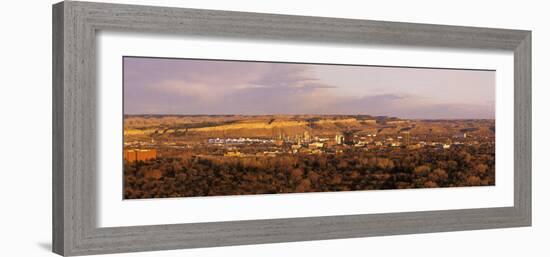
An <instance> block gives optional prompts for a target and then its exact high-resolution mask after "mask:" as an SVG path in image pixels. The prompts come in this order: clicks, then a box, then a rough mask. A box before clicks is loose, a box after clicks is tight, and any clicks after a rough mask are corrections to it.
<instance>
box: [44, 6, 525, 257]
mask: <svg viewBox="0 0 550 257" xmlns="http://www.w3.org/2000/svg"><path fill="white" fill-rule="evenodd" d="M53 62H54V63H53V69H54V70H53V104H54V106H53V128H54V135H53V145H54V151H53V189H54V190H53V250H54V252H56V253H58V254H61V255H66V256H69V255H87V254H101V253H116V252H132V251H151V250H164V249H180V248H196V247H211V246H228V245H240V244H260V243H273V242H289V241H303V240H321V239H336V238H350V237H367V236H381V235H395V234H411V233H428V232H441V231H457V230H473V229H489V228H505V227H519V226H530V225H531V32H530V31H522V30H508V29H492V28H473V27H458V26H442V25H430V24H412V23H398V22H385V21H369V20H350V19H335V18H322V17H303V16H289V15H275V14H258V13H243V12H228V11H212V10H198V9H183V8H168V7H150V6H136V5H118V4H105V3H90V2H75V1H65V2H61V3H58V4H56V5H54V6H53Z"/></svg>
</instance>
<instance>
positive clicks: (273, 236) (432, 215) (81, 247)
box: [53, 1, 531, 256]
mask: <svg viewBox="0 0 550 257" xmlns="http://www.w3.org/2000/svg"><path fill="white" fill-rule="evenodd" d="M100 30H109V31H118V32H150V33H164V34H166V33H168V34H179V35H192V36H208V37H228V38H241V39H243V40H247V39H256V40H284V41H287V42H288V41H294V42H316V43H323V42H325V43H343V44H350V45H365V44H384V45H406V46H417V47H441V48H469V49H492V50H508V51H514V65H515V66H514V75H515V80H514V84H515V109H514V110H515V114H514V115H515V125H514V127H515V132H514V133H515V141H514V142H515V153H514V155H515V162H514V163H515V164H514V172H515V182H514V206H513V207H502V208H485V209H464V210H450V211H425V212H409V213H390V214H365V215H346V216H327V217H311V218H290V219H271V220H248V221H231V222H210V223H193V224H169V225H156V226H134V227H115V228H99V227H97V226H96V222H95V221H96V218H97V217H96V208H97V206H96V198H95V196H96V186H97V185H96V181H97V180H96V175H97V174H96V163H97V161H98V160H97V159H96V127H97V119H96V109H97V106H96V100H97V99H96V90H97V88H96V85H95V80H96V70H95V64H96V60H95V58H96V46H95V37H96V33H97V31H100ZM53 69H54V70H53V102H54V103H53V131H54V132H53V250H54V252H56V253H58V254H61V255H67V256H68V255H86V254H101V253H115V252H131V251H151V250H164V249H178V248H194V247H212V246H225V245H240V244H260V243H273V242H289V241H302V240H324V239H335V238H349V237H365V236H382V235H396V234H410V233H430V232H442V231H457V230H471V229H490V228H504V227H518V226H529V225H531V33H530V32H529V31H521V30H505V29H490V28H472V27H458V26H442V25H427V24H412V23H399V22H383V21H367V20H351V19H335V18H321V17H303V16H290V15H274V14H258V13H244V12H226V11H211V10H197V9H183V8H164V7H147V6H135V5H116V4H105V3H90V2H73V1H66V2H62V3H59V4H56V5H54V6H53Z"/></svg>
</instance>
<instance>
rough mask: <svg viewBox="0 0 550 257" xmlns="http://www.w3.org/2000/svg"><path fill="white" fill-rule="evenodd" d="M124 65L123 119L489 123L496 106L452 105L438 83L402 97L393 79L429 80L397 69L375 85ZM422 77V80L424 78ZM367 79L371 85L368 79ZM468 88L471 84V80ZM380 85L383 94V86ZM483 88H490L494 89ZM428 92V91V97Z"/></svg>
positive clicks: (287, 71) (252, 67)
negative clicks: (301, 117) (349, 117)
mask: <svg viewBox="0 0 550 257" xmlns="http://www.w3.org/2000/svg"><path fill="white" fill-rule="evenodd" d="M124 61H125V74H124V84H125V91H124V97H125V101H124V103H125V113H128V114H137V113H179V114H372V115H391V116H399V117H405V118H488V117H494V100H492V99H490V98H489V99H487V100H486V101H485V102H484V103H483V104H479V103H474V102H469V101H468V99H467V98H465V99H463V101H458V102H457V101H449V100H445V99H447V98H443V97H442V95H443V96H444V94H442V93H441V90H442V89H444V86H445V85H444V83H445V80H444V77H442V76H441V75H440V76H437V85H438V87H435V86H423V90H422V94H415V93H414V90H410V89H408V90H403V85H402V84H399V83H397V82H396V80H399V81H405V82H406V81H407V80H406V79H407V78H406V77H405V78H401V77H399V75H400V74H405V75H406V76H409V75H408V74H413V75H416V77H414V78H415V80H420V79H425V80H426V81H428V80H429V79H430V77H429V76H426V75H423V76H419V75H418V74H416V73H414V72H411V70H407V71H406V72H401V71H400V70H399V69H395V70H394V72H393V73H388V71H387V68H385V69H384V70H383V72H382V70H381V73H380V74H382V75H379V76H378V77H376V76H377V73H376V70H373V68H372V67H371V68H369V72H368V76H367V77H365V76H366V75H364V74H367V73H366V72H362V70H361V69H360V68H361V67H359V68H358V67H354V68H353V69H355V72H354V73H349V72H348V73H341V74H345V76H341V75H338V74H337V73H335V75H334V76H332V77H330V78H323V77H322V76H319V74H318V71H319V70H321V69H318V70H315V69H317V66H316V65H304V64H281V63H260V62H230V61H199V60H178V59H153V58H126V59H125V60H124ZM330 67H337V68H338V69H339V70H342V69H343V68H342V67H341V66H323V67H322V68H323V69H322V70H323V71H325V72H326V71H330ZM401 69H406V68H401ZM316 71H317V72H316ZM421 72H423V73H426V71H425V70H422V71H421ZM434 72H437V71H436V70H434ZM434 74H435V73H434ZM352 75H353V76H352ZM390 75H391V76H390ZM405 75H404V76H405ZM451 75H452V74H451ZM339 76H340V79H338V78H339ZM373 76H374V77H376V78H375V79H373ZM461 76H464V75H461ZM449 79H450V80H452V79H455V80H454V81H452V82H453V83H455V84H456V78H454V77H452V76H449ZM450 80H449V81H450ZM467 81H468V83H472V81H474V82H475V81H476V80H475V78H474V79H469V80H467ZM428 82H429V81H428ZM450 82H451V81H450ZM384 83H387V85H388V86H383V85H384ZM415 83H419V82H418V81H415ZM483 83H485V82H483ZM432 84H433V81H432ZM450 84H452V83H450ZM381 85H382V86H381ZM395 85H399V86H395ZM468 86H471V85H470V84H468ZM487 86H490V87H493V88H494V85H487ZM380 88H383V89H384V90H383V91H384V93H376V92H380V91H381V90H380ZM430 88H433V90H434V91H433V92H434V93H433V94H432V93H431V91H430V90H429V89H430ZM349 92H352V93H349ZM411 92H412V93H411ZM472 93H475V92H472ZM455 98H457V97H456V96H454V98H452V99H455ZM449 99H450V98H449Z"/></svg>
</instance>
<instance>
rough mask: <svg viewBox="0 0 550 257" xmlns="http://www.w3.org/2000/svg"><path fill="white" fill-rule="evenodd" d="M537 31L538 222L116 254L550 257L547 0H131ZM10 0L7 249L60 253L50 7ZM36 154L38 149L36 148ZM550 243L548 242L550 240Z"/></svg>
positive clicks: (0, 224)
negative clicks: (54, 245)
mask: <svg viewBox="0 0 550 257" xmlns="http://www.w3.org/2000/svg"><path fill="white" fill-rule="evenodd" d="M110 2H125V3H138V4H151V3H154V4H157V5H169V6H182V7H191V8H207V9H220V10H236V11H250V12H266V13H284V14H297V15H310V16H329V17H344V18H358V19H375V20H390V21H404V22H421V23H438V24H449V25H467V26H483V27H497V28H517V29H529V30H532V31H533V227H531V228H514V229H495V230H484V231H467V232H451V233H434V234H420V235H404V236H390V237H375V238H360V239H342V240H328V241H312V242H296V243H284V244H268V245H251V246H250V245H249V246H236V247H219V248H206V249H191V250H176V251H163V252H148V253H132V254H121V255H117V256H204V257H207V256H274V257H275V256H277V257H278V256H313V255H315V256H342V255H344V254H345V255H346V256H365V255H367V254H369V255H384V256H404V255H406V256H441V255H444V256H470V255H472V256H478V255H486V256H523V255H525V256H549V255H550V250H549V249H548V247H547V245H546V244H547V243H548V238H549V237H550V203H549V200H548V197H547V196H548V195H550V186H548V181H550V175H549V174H550V172H549V171H548V168H547V167H548V166H547V165H548V162H547V161H546V160H545V159H546V158H547V157H546V152H547V151H546V150H547V148H546V145H547V144H550V141H549V136H547V133H549V132H548V131H550V121H549V119H548V118H547V115H546V111H545V110H546V109H549V108H550V104H549V101H548V100H547V97H548V96H549V92H550V91H549V88H550V77H549V76H548V72H547V70H548V69H549V68H550V63H549V62H550V61H549V58H550V54H549V53H550V26H548V25H547V23H548V21H549V19H548V17H547V16H548V7H546V6H545V1H531V0H524V1H494V0H491V1H473V0H461V1H452V2H451V1H438V0H416V1H407V0H387V1H372V2H367V1H350V0H339V1H318V0H317V1H315V0H301V1H292V0H278V1H269V2H267V1H254V0H231V1H224V0H190V1H184V0H180V1H176V0H172V1H170V0H163V1H153V0H126V1H114V0H111V1H110ZM53 3H54V1H51V0H50V1H44V0H41V1H39V0H33V1H31V0H27V1H6V2H5V3H3V4H2V12H1V13H0V26H1V30H0V31H1V34H0V35H1V38H2V39H1V40H0V42H1V43H0V46H1V47H0V51H1V54H0V64H1V73H0V74H1V75H0V92H1V93H0V110H1V111H0V112H1V116H0V117H1V118H0V120H1V121H2V123H1V124H0V135H1V137H0V161H2V163H3V165H2V167H1V168H0V174H2V177H1V179H0V199H1V209H0V239H1V241H0V242H2V243H1V244H0V256H33V257H34V256H37V257H38V256H54V254H52V253H51V252H50V250H49V249H50V247H51V132H52V131H51V4H53ZM30 153H32V154H30ZM545 243H546V244H545Z"/></svg>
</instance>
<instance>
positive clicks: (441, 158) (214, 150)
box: [121, 56, 495, 199]
mask: <svg viewBox="0 0 550 257" xmlns="http://www.w3.org/2000/svg"><path fill="white" fill-rule="evenodd" d="M122 62H123V105H124V106H123V109H124V113H123V115H124V131H123V138H124V146H123V149H121V150H122V151H123V160H121V161H122V162H123V176H124V184H123V194H124V195H123V198H124V199H149V198H170V197H199V196H203V197H204V196H235V195H257V194H284V193H307V192H340V191H359V190H399V189H423V188H424V189H425V188H451V187H471V186H494V185H495V71H493V70H469V69H443V68H417V67H390V66H366V65H342V64H312V63H284V62H259V61H234V60H208V59H181V58H156V57H131V56H126V57H123V59H122Z"/></svg>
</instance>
